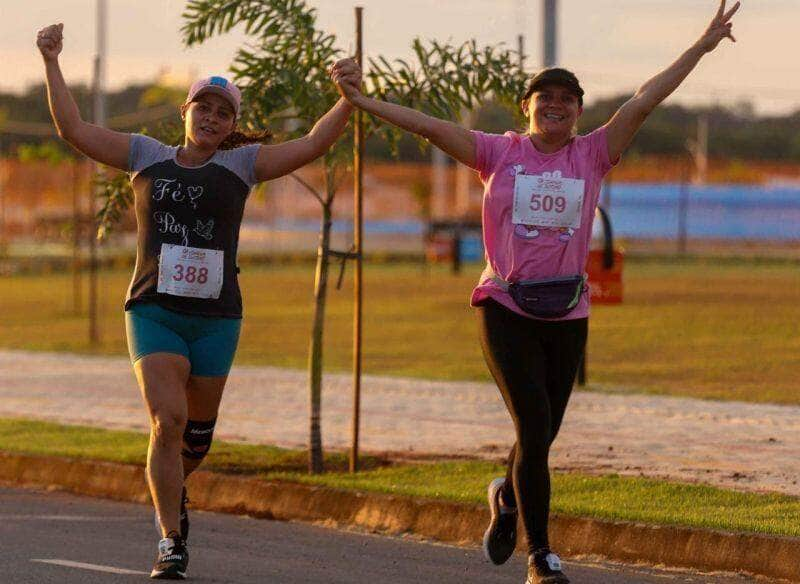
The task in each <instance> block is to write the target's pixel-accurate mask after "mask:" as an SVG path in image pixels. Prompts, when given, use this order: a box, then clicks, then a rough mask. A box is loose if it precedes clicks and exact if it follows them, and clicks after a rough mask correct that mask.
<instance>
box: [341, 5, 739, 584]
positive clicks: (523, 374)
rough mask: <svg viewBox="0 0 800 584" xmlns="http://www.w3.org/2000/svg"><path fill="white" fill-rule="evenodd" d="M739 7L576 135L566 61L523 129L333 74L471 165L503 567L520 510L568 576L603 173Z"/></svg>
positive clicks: (546, 567)
mask: <svg viewBox="0 0 800 584" xmlns="http://www.w3.org/2000/svg"><path fill="white" fill-rule="evenodd" d="M738 8H739V2H736V4H734V5H733V6H732V7H731V8H730V10H727V11H726V7H725V0H722V1H721V2H720V6H719V10H718V11H717V14H716V15H715V17H714V19H713V20H712V21H711V24H710V25H709V26H708V28H707V29H706V31H705V32H704V33H703V35H702V36H701V37H700V39H698V40H697V42H695V43H694V44H692V46H691V47H690V48H689V49H688V50H686V52H684V53H683V55H681V56H680V57H679V58H678V60H677V61H675V62H674V63H673V64H672V65H671V66H669V67H668V68H667V69H665V70H664V71H663V72H661V73H659V74H658V75H656V76H655V77H653V78H652V79H650V80H649V81H648V82H647V83H645V84H644V85H643V86H642V87H641V88H640V89H639V90H638V91H637V92H636V94H635V95H634V96H633V97H632V98H631V99H630V100H629V101H627V102H626V103H625V104H624V105H623V106H622V107H621V108H620V109H619V110H618V111H617V112H616V113H615V114H614V116H613V117H612V118H611V120H609V121H608V123H606V124H605V125H604V126H602V127H601V128H599V129H597V130H595V131H594V132H592V133H590V134H588V135H585V136H577V135H576V134H575V131H574V128H575V127H576V123H577V120H578V118H579V117H580V115H581V113H582V112H583V89H582V88H581V86H580V83H579V82H578V79H577V78H576V77H575V75H573V74H572V73H570V72H569V71H567V70H565V69H547V70H544V71H542V72H540V73H539V74H537V75H536V76H534V77H533V78H532V79H531V80H530V82H529V84H528V87H527V91H526V92H525V94H524V96H523V97H522V102H521V105H522V110H523V112H524V113H525V114H526V115H527V116H528V118H529V119H530V128H529V131H528V133H527V134H519V133H516V132H507V133H506V134H504V135H489V134H484V133H482V132H475V131H470V130H467V129H464V128H462V127H460V126H458V125H456V124H453V123H450V122H447V121H443V120H439V119H436V118H433V117H430V116H427V115H425V114H423V113H420V112H417V111H415V110H412V109H409V108H405V107H402V106H399V105H394V104H390V103H386V102H382V101H377V100H374V99H370V98H368V97H365V96H364V95H363V94H361V92H360V90H359V87H357V86H355V85H353V84H352V83H348V81H347V79H348V78H350V76H352V75H354V74H355V73H360V71H359V69H358V65H357V64H356V63H355V62H354V61H352V60H345V61H341V62H339V63H338V64H337V65H336V66H335V67H334V68H333V71H332V77H333V79H334V81H336V83H337V85H338V86H339V90H340V91H341V93H342V95H344V96H345V97H346V98H347V99H348V100H349V101H350V102H351V103H352V104H353V105H355V106H356V107H358V108H360V109H362V110H364V111H367V112H369V113H371V114H373V115H376V116H378V117H380V118H382V119H384V120H386V121H388V122H390V123H392V124H394V125H396V126H399V127H401V128H403V129H405V130H408V131H409V132H413V133H415V134H418V135H420V136H423V137H424V138H426V139H427V140H429V141H430V142H431V143H433V144H434V145H436V146H438V147H439V148H441V149H442V150H444V151H445V152H447V153H448V154H450V155H451V156H452V157H453V158H455V159H456V160H458V161H460V162H462V163H464V164H466V165H467V166H469V167H471V168H473V169H475V170H476V171H477V172H478V173H479V175H480V178H481V181H482V182H483V184H484V186H485V191H484V199H483V237H484V244H485V248H486V259H487V267H486V270H485V271H484V273H483V275H482V276H481V278H480V281H479V282H478V286H477V287H476V288H475V290H474V292H473V294H472V305H473V306H475V307H476V311H477V313H478V319H479V327H480V331H481V343H482V346H483V351H484V356H485V358H486V362H487V365H488V366H489V369H490V371H491V373H492V375H493V376H494V379H495V381H496V382H497V385H498V387H499V389H500V392H501V393H502V396H503V399H504V400H505V403H506V406H507V407H508V410H509V413H510V414H511V417H512V418H513V421H514V425H515V429H516V437H517V442H516V444H515V446H514V448H513V449H512V451H511V455H510V457H509V466H508V474H507V476H506V477H505V478H499V479H496V480H494V481H492V483H491V484H490V485H489V489H488V498H489V505H490V509H491V513H492V519H491V523H490V525H489V528H488V529H487V530H486V533H485V535H484V551H485V553H486V555H487V557H488V558H489V559H490V560H491V561H492V562H494V563H495V564H502V563H503V562H505V561H506V560H507V559H508V558H509V557H510V556H511V554H512V553H513V551H514V548H515V546H516V525H517V515H518V513H519V514H521V515H522V524H523V528H524V530H525V535H526V536H527V540H528V551H529V562H528V580H527V582H528V583H530V584H534V583H543V582H546V583H552V584H563V583H566V582H569V580H568V579H567V577H566V576H565V575H564V573H563V571H562V570H561V563H560V561H559V558H558V556H557V555H555V554H554V553H552V552H551V550H550V545H549V541H548V529H547V524H548V515H549V506H550V474H549V469H548V455H549V451H550V445H551V444H552V442H553V440H554V438H555V437H556V434H557V432H558V429H559V426H560V424H561V420H562V418H563V415H564V411H565V410H566V406H567V401H568V400H569V396H570V393H571V391H572V386H573V383H574V380H575V375H576V372H577V369H578V365H579V363H580V359H581V356H582V355H583V350H584V346H585V343H586V332H587V317H588V315H589V296H588V292H587V289H586V286H585V282H584V270H585V266H586V257H587V254H588V249H589V240H590V238H591V233H592V220H593V218H594V213H595V208H596V206H597V202H598V199H599V196H600V187H601V183H602V180H603V177H604V176H605V174H606V173H607V172H608V171H609V170H610V169H611V167H612V166H613V164H614V163H616V161H618V160H619V158H620V156H621V155H622V153H623V151H624V150H625V148H626V147H627V146H628V144H630V142H631V141H632V140H633V138H634V136H635V135H636V132H637V131H638V130H639V128H640V127H641V125H642V124H643V123H644V121H645V119H647V116H648V115H649V114H650V112H652V111H653V109H654V108H655V107H656V106H657V105H658V104H660V103H661V102H662V101H663V100H664V99H665V98H666V97H667V96H669V95H670V94H671V93H672V92H673V91H675V89H677V88H678V86H679V85H680V84H681V82H682V81H683V80H684V79H685V78H686V77H687V76H688V75H689V73H690V72H691V71H692V70H693V69H694V67H695V66H696V65H697V63H698V62H699V61H700V59H701V58H702V57H703V56H704V55H705V54H706V53H709V52H711V51H713V50H714V49H715V48H716V47H717V45H719V43H720V42H721V41H722V40H723V39H724V38H726V37H728V38H730V39H731V40H735V39H734V38H733V35H732V34H731V29H732V24H731V18H732V17H733V15H734V13H735V12H736V11H737V10H738Z"/></svg>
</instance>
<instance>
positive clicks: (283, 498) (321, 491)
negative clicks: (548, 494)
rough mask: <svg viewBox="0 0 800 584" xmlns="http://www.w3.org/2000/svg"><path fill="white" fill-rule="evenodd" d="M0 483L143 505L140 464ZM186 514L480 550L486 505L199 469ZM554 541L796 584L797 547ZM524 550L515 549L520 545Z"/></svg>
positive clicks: (664, 540)
mask: <svg viewBox="0 0 800 584" xmlns="http://www.w3.org/2000/svg"><path fill="white" fill-rule="evenodd" d="M0 481H4V482H7V483H11V484H14V485H18V486H37V487H45V488H59V489H63V490H67V491H70V492H73V493H77V494H81V495H89V496H94V497H104V498H109V499H116V500H120V501H134V502H138V503H144V502H147V501H148V500H149V496H148V493H147V486H146V483H145V478H144V469H143V468H142V467H140V466H135V465H127V464H116V463H108V462H94V461H85V460H78V459H70V458H59V457H41V456H32V455H22V454H10V453H3V452H0ZM189 489H190V493H191V498H192V507H194V508H196V509H203V510H207V511H219V512H225V513H238V514H247V515H252V516H255V517H262V518H269V519H278V520H299V521H311V522H326V523H333V524H338V525H350V526H358V527H361V528H365V529H368V530H372V531H378V532H383V533H390V534H403V533H414V534H417V535H420V536H424V537H427V538H431V539H436V540H439V541H444V542H449V543H456V544H472V545H474V544H477V543H479V542H480V541H481V539H482V536H483V531H484V529H485V528H486V524H487V521H488V517H489V516H488V512H487V509H486V508H485V506H482V505H471V504H463V503H452V502H447V501H436V500H431V499H415V498H410V497H402V496H394V495H384V494H379V493H363V492H358V491H349V490H342V489H333V488H328V487H316V486H308V485H301V484H296V483H283V482H273V481H266V480H263V479H259V478H255V477H252V476H237V475H229V474H220V473H212V472H206V471H198V472H196V473H194V474H193V475H192V477H191V478H190V479H189ZM551 536H552V540H553V541H554V542H555V546H554V547H556V549H558V550H559V552H560V553H562V555H564V556H567V557H569V556H579V555H598V556H603V557H606V558H609V559H612V560H619V561H625V562H645V563H648V564H663V565H667V566H674V567H685V568H693V569H697V570H705V571H726V572H747V573H751V574H755V575H760V576H766V577H769V578H782V579H785V580H791V581H800V539H799V538H790V537H778V536H766V535H752V534H737V533H726V532H720V531H711V530H703V529H691V528H684V527H668V526H652V525H644V524H637V523H626V522H612V521H602V520H596V519H589V518H580V517H566V516H554V517H553V518H552V520H551ZM520 543H522V542H520Z"/></svg>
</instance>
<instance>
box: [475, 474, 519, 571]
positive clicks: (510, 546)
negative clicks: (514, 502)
mask: <svg viewBox="0 0 800 584" xmlns="http://www.w3.org/2000/svg"><path fill="white" fill-rule="evenodd" d="M505 482H506V480H505V479H504V478H499V479H494V480H493V481H492V482H491V483H489V488H488V489H487V491H488V499H489V510H490V511H491V512H492V520H491V521H490V522H489V527H488V528H487V529H486V532H485V533H484V534H483V553H484V555H485V556H486V558H487V559H488V560H489V561H490V562H492V563H493V564H497V565H500V564H503V563H505V562H506V561H507V560H508V558H510V557H511V555H512V554H513V553H514V548H516V547H517V508H516V507H502V506H501V505H500V489H501V488H502V487H503V485H504V484H505Z"/></svg>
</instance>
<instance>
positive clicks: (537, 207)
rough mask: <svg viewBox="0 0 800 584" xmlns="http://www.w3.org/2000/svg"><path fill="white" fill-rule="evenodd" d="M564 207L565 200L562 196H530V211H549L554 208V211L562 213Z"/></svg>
mask: <svg viewBox="0 0 800 584" xmlns="http://www.w3.org/2000/svg"><path fill="white" fill-rule="evenodd" d="M566 208H567V200H566V199H565V198H564V197H553V196H551V195H533V196H532V197H531V211H544V212H545V213H549V212H550V211H552V210H553V209H555V211H556V213H563V212H564V210H565V209H566Z"/></svg>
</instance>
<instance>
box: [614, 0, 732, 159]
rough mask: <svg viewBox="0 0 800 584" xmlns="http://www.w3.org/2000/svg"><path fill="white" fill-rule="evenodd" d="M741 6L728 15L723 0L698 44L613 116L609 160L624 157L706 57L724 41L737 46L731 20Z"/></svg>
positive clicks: (640, 89) (645, 86) (654, 78)
mask: <svg viewBox="0 0 800 584" xmlns="http://www.w3.org/2000/svg"><path fill="white" fill-rule="evenodd" d="M739 6H740V3H739V2H736V4H734V5H733V6H732V7H731V9H730V10H728V11H727V12H726V11H725V0H721V1H720V5H719V10H717V14H716V15H715V16H714V19H713V20H712V21H711V24H709V25H708V28H707V29H706V31H705V32H704V33H703V35H702V36H701V37H700V38H699V39H698V40H697V42H695V43H694V44H693V45H692V46H691V47H689V49H687V50H686V52H684V53H683V54H682V55H681V56H680V57H679V58H678V60H677V61H675V62H674V63H673V64H672V65H670V66H669V67H668V68H667V69H665V70H664V71H662V72H661V73H659V74H658V75H656V76H655V77H653V78H652V79H650V80H649V81H648V82H647V83H645V84H644V85H642V86H641V87H640V88H639V90H638V91H637V92H636V94H635V95H634V96H633V97H632V98H631V99H629V100H628V101H627V102H625V103H624V104H623V105H622V107H621V108H620V109H619V110H618V111H617V112H616V113H615V114H614V116H613V117H612V118H611V120H609V122H608V123H607V124H606V129H607V136H608V156H609V159H610V160H612V161H615V160H617V159H618V158H619V157H620V156H621V155H622V153H623V152H624V151H625V149H626V148H627V147H628V145H629V144H630V143H631V141H632V140H633V137H634V136H635V135H636V132H638V131H639V128H641V127H642V124H643V123H644V121H645V120H646V119H647V116H649V115H650V112H652V111H653V110H654V109H655V108H656V106H658V104H660V103H661V102H662V101H664V100H665V99H666V98H667V97H668V96H669V95H670V94H672V92H673V91H675V90H676V89H677V88H678V86H679V85H680V84H681V83H682V82H683V80H684V79H686V77H687V76H688V75H689V73H691V72H692V70H693V69H694V68H695V66H697V63H699V62H700V59H701V58H702V57H703V55H705V54H706V53H710V52H711V51H713V50H714V49H716V48H717V45H719V43H720V42H721V41H722V40H723V39H724V38H725V37H727V38H729V39H731V40H732V41H733V42H736V39H735V38H734V37H733V34H732V32H731V30H732V27H733V23H732V22H731V18H732V17H733V15H734V14H736V11H737V10H739Z"/></svg>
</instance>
